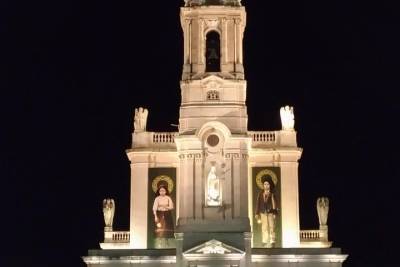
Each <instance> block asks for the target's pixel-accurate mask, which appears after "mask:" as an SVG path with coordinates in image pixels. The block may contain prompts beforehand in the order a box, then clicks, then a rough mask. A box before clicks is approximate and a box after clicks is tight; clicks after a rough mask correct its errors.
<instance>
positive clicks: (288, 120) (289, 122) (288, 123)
mask: <svg viewBox="0 0 400 267" xmlns="http://www.w3.org/2000/svg"><path fill="white" fill-rule="evenodd" d="M280 114H281V122H282V130H286V131H287V130H294V112H293V107H289V106H285V107H281V109H280Z"/></svg>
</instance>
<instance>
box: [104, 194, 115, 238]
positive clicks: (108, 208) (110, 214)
mask: <svg viewBox="0 0 400 267" xmlns="http://www.w3.org/2000/svg"><path fill="white" fill-rule="evenodd" d="M114 213H115V202H114V199H110V198H106V199H104V200H103V215H104V223H105V227H106V228H108V229H110V230H112V224H113V220H114Z"/></svg>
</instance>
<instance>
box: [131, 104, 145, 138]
mask: <svg viewBox="0 0 400 267" xmlns="http://www.w3.org/2000/svg"><path fill="white" fill-rule="evenodd" d="M148 115H149V111H148V110H147V109H146V108H142V107H140V108H135V117H134V122H133V126H134V128H135V132H145V131H146V125H147V116H148Z"/></svg>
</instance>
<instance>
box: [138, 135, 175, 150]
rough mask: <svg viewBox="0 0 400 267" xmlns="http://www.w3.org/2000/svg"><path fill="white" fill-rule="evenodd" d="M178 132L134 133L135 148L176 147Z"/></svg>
mask: <svg viewBox="0 0 400 267" xmlns="http://www.w3.org/2000/svg"><path fill="white" fill-rule="evenodd" d="M177 135H178V132H139V133H133V141H132V147H133V148H155V149H159V148H161V149H162V148H167V149H169V148H175V137H176V136H177Z"/></svg>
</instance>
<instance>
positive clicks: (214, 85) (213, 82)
mask: <svg viewBox="0 0 400 267" xmlns="http://www.w3.org/2000/svg"><path fill="white" fill-rule="evenodd" d="M223 83H224V79H222V78H220V77H218V76H216V75H210V76H208V77H207V78H204V79H202V80H201V84H202V87H205V88H207V89H209V90H210V89H214V90H218V89H219V88H220V87H221V86H222V85H223Z"/></svg>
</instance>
